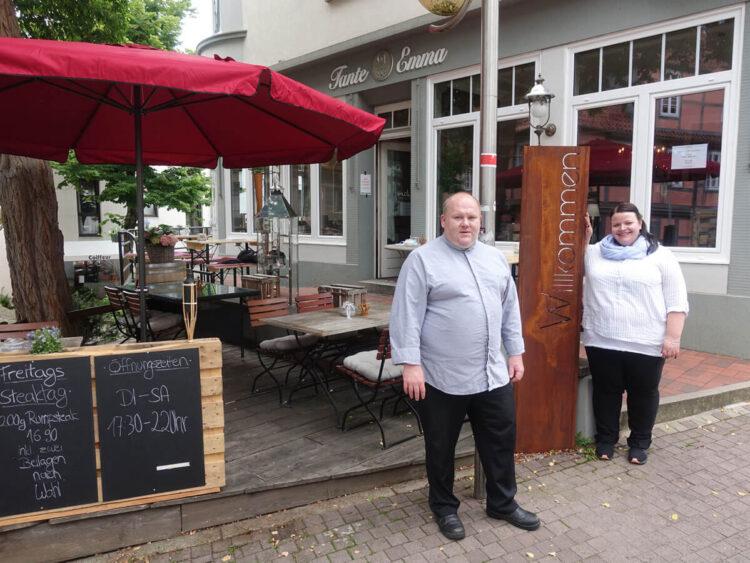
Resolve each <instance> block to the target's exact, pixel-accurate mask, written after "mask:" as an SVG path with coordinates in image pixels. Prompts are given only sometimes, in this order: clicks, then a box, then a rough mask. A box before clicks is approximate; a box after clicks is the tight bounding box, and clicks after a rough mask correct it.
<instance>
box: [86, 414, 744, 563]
mask: <svg viewBox="0 0 750 563" xmlns="http://www.w3.org/2000/svg"><path fill="white" fill-rule="evenodd" d="M650 453H651V456H650V458H649V461H648V463H647V464H646V465H644V466H641V467H638V466H634V465H630V464H629V463H627V460H626V459H625V455H626V450H625V449H624V448H621V449H618V451H617V457H616V458H615V460H614V461H612V462H602V461H597V460H587V459H586V458H585V456H584V455H583V454H581V453H571V452H565V453H555V454H548V455H545V456H533V457H529V458H527V459H524V460H519V462H518V465H517V467H518V480H519V493H518V497H517V498H518V500H519V501H520V503H521V504H522V505H523V506H524V507H526V508H527V509H530V510H534V511H537V512H538V514H539V516H540V517H541V519H542V527H541V528H540V529H539V530H538V531H536V532H526V531H522V530H518V529H516V528H513V527H512V526H510V525H509V524H507V523H504V522H498V521H494V520H489V519H488V518H487V517H486V516H485V515H484V510H483V507H482V505H481V503H480V502H479V501H476V500H474V499H473V498H471V496H470V495H471V490H472V482H471V479H470V475H471V473H472V472H471V469H465V470H463V471H461V472H460V473H459V476H461V477H463V478H462V479H461V480H459V481H458V482H457V484H456V488H457V492H458V494H459V496H460V497H461V498H462V499H463V503H462V505H461V509H460V515H461V517H462V519H463V521H464V524H465V525H466V532H467V536H466V539H464V540H462V541H459V542H453V541H449V540H446V539H445V538H443V537H442V536H441V535H440V534H439V532H438V531H437V527H436V525H435V524H434V523H433V521H432V518H431V516H430V514H429V509H428V507H427V500H426V488H425V482H424V481H412V482H409V483H404V484H401V485H398V486H394V487H390V488H383V489H377V490H373V491H368V492H366V493H360V494H356V495H351V496H347V497H342V498H338V499H334V500H330V501H325V502H320V503H317V504H314V505H310V506H305V507H301V508H298V509H293V510H288V511H284V512H279V513H276V514H271V515H267V516H263V517H258V518H253V519H248V520H244V521H240V522H235V523H232V524H228V525H224V526H218V527H215V528H210V529H206V530H200V531H197V532H193V533H189V534H185V535H183V536H179V537H177V538H173V539H171V540H165V541H160V542H154V543H151V544H146V545H142V546H138V547H135V548H129V549H124V550H120V551H117V552H113V553H109V554H105V555H100V556H97V557H93V558H88V559H87V560H86V561H90V562H96V563H102V562H109V561H152V562H154V561H159V562H161V561H195V562H202V561H271V560H287V561H332V562H335V561H350V560H352V559H353V560H369V561H399V560H406V561H435V560H442V559H449V560H451V561H470V562H475V561H477V562H478V561H530V560H535V561H536V560H545V561H553V560H559V561H577V560H584V559H590V560H597V561H622V560H639V561H737V562H739V561H748V558H749V557H750V555H749V554H750V403H743V404H739V405H733V406H730V407H726V408H724V409H719V410H715V411H710V412H707V413H703V414H701V415H697V416H693V417H690V418H686V419H681V420H679V421H674V422H670V423H665V424H661V425H658V426H657V428H656V430H655V440H654V446H653V448H652V450H651V452H650Z"/></svg>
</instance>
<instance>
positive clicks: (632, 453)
mask: <svg viewBox="0 0 750 563" xmlns="http://www.w3.org/2000/svg"><path fill="white" fill-rule="evenodd" d="M647 460H648V454H647V453H646V450H644V449H642V448H630V450H629V451H628V461H629V462H630V463H632V464H633V465H645V463H646V461H647Z"/></svg>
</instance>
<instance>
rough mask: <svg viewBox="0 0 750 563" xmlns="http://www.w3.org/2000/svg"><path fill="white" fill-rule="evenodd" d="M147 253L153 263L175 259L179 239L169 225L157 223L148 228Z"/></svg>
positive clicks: (146, 235) (146, 234)
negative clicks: (175, 248)
mask: <svg viewBox="0 0 750 563" xmlns="http://www.w3.org/2000/svg"><path fill="white" fill-rule="evenodd" d="M145 238H146V254H147V255H148V258H149V260H150V261H151V263H152V264H163V263H165V262H172V261H173V260H174V246H175V244H177V241H178V240H179V239H178V238H177V235H176V234H175V232H174V229H173V228H172V227H170V226H169V225H156V226H152V227H149V228H148V229H146V233H145Z"/></svg>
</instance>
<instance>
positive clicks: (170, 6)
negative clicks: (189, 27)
mask: <svg viewBox="0 0 750 563" xmlns="http://www.w3.org/2000/svg"><path fill="white" fill-rule="evenodd" d="M193 12H194V10H193V9H192V8H191V7H190V0H130V2H129V9H128V29H127V36H128V40H129V41H130V42H131V43H138V44H141V45H151V46H152V47H156V48H158V49H169V50H174V49H175V47H177V42H178V40H179V37H180V30H181V29H182V20H183V18H185V16H188V15H190V14H192V13H193Z"/></svg>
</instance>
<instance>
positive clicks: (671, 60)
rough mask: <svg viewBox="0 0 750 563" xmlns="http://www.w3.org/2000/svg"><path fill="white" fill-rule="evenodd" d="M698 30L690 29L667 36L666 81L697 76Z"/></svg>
mask: <svg viewBox="0 0 750 563" xmlns="http://www.w3.org/2000/svg"><path fill="white" fill-rule="evenodd" d="M696 31H697V28H695V27H689V28H687V29H680V30H679V31H672V32H671V33H667V34H666V38H665V46H664V80H673V79H675V78H683V77H685V76H694V75H695V38H696V35H695V34H696Z"/></svg>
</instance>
